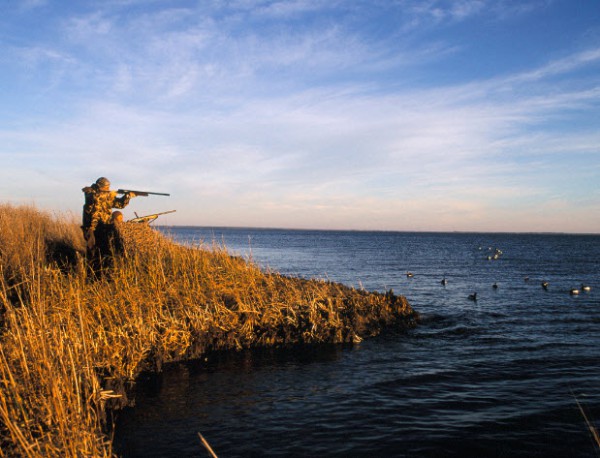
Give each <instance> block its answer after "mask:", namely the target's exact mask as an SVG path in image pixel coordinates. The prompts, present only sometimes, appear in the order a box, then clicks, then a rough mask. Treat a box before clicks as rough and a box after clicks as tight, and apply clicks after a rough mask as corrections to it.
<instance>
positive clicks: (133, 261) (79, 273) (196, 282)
mask: <svg viewBox="0 0 600 458" xmlns="http://www.w3.org/2000/svg"><path fill="white" fill-rule="evenodd" d="M80 232H81V231H80V229H79V228H78V226H77V224H76V222H74V221H69V220H68V219H65V218H54V217H52V216H50V215H48V214H45V213H43V212H40V211H38V210H36V209H35V208H31V207H11V206H7V205H0V313H1V316H2V325H1V328H0V332H1V336H0V344H1V347H0V383H1V384H2V386H1V390H0V419H1V423H0V456H32V457H40V456H44V457H46V456H56V457H58V456H60V457H65V456H66V457H79V456H111V455H112V453H113V452H112V445H111V442H110V438H109V437H107V436H106V435H105V433H104V432H105V431H106V428H105V427H106V425H105V412H106V409H107V408H109V407H118V405H119V404H121V403H125V402H127V400H126V390H125V389H124V387H125V385H126V384H127V383H128V382H131V381H132V380H135V378H136V376H137V375H138V374H139V373H140V372H141V371H142V370H147V369H160V367H161V365H162V364H164V363H165V362H169V361H176V360H181V359H189V358H195V357H199V356H201V355H203V354H205V353H206V352H208V351H211V350H222V349H240V348H248V347H253V346H269V345H285V344H292V343H318V342H355V341H359V340H360V339H362V338H364V337H367V336H371V335H375V334H377V333H378V332H380V331H381V329H382V328H383V327H384V326H388V325H391V324H396V325H401V326H406V325H411V324H413V323H414V320H415V319H416V315H415V313H414V312H413V311H412V309H411V308H410V306H409V305H408V303H407V302H406V300H405V299H404V298H402V297H399V296H395V295H393V294H391V293H389V294H385V295H384V294H377V293H368V292H365V291H360V290H356V289H352V288H348V287H345V286H343V285H340V284H336V283H331V282H325V281H316V280H302V279H294V278H288V277H285V276H282V275H278V274H275V273H268V272H263V271H261V270H260V269H259V268H258V267H257V266H256V265H254V264H252V263H250V262H247V261H245V260H243V259H240V258H237V257H233V256H230V255H229V254H228V253H227V252H226V250H225V249H223V248H221V247H218V246H214V247H210V249H208V248H207V247H203V246H199V247H195V248H189V247H183V246H180V245H177V244H175V243H173V242H171V241H170V240H169V239H168V238H165V237H163V236H161V235H160V234H158V233H157V232H156V231H154V230H152V229H151V228H149V227H148V226H145V225H135V224H123V225H122V226H121V227H120V236H121V238H122V241H123V249H124V251H123V253H122V254H121V255H120V256H116V257H115V258H114V259H113V260H112V265H111V267H110V269H108V270H107V271H106V272H104V273H103V274H102V275H92V274H91V273H90V272H89V269H87V268H86V266H85V261H84V257H83V247H84V244H83V238H82V236H81V233H80Z"/></svg>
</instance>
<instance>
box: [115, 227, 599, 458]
mask: <svg viewBox="0 0 600 458" xmlns="http://www.w3.org/2000/svg"><path fill="white" fill-rule="evenodd" d="M169 233H170V234H171V235H172V236H173V237H174V238H175V239H176V240H178V241H180V242H182V243H196V244H199V243H202V242H205V243H208V244H209V245H210V244H211V243H212V241H213V240H217V241H218V242H224V243H225V245H226V246H227V247H228V249H229V250H230V251H233V252H235V253H236V254H240V255H242V256H245V257H249V258H251V259H252V260H253V261H254V262H257V263H258V264H259V265H261V266H262V267H263V268H265V269H267V268H269V269H273V270H275V271H278V272H281V273H284V274H287V275H294V276H302V277H305V278H315V277H316V278H328V279H330V280H333V281H339V282H343V283H345V284H347V285H351V286H356V287H363V288H365V289H368V290H373V291H375V290H376V291H386V290H389V289H390V288H392V289H393V290H394V291H395V292H396V293H398V294H402V295H405V296H406V297H407V298H408V299H409V301H410V303H411V305H412V306H413V307H414V308H415V309H416V310H417V311H418V312H420V313H421V315H422V317H423V320H422V322H421V324H420V325H419V326H418V327H416V328H415V329H412V330H409V331H400V330H394V329H390V330H387V331H386V332H384V333H383V334H382V335H381V336H378V337H376V338H373V339H367V340H365V341H363V342H362V343H361V344H359V345H354V346H333V345H323V346H315V347H309V348H294V349H286V350H281V349H279V350H261V351H244V352H239V353H227V354H217V355H211V356H210V357H209V358H208V359H207V360H204V361H196V362H192V363H188V364H177V365H172V366H169V367H167V368H166V369H165V370H164V372H163V373H162V374H160V375H159V376H147V377H145V378H144V379H143V380H141V381H140V383H139V384H138V393H137V398H136V399H137V405H136V407H135V408H133V409H126V410H125V411H123V412H122V413H121V415H120V416H119V421H118V425H117V433H116V446H117V452H119V453H120V454H122V456H124V457H171V456H172V457H185V456H190V457H191V456H206V452H205V450H204V449H203V447H202V446H201V444H200V441H199V439H198V435H197V433H198V432H200V433H202V434H203V436H204V437H205V438H206V439H207V440H208V441H209V442H210V444H211V445H212V446H213V448H214V449H215V451H216V452H217V454H218V455H219V456H223V457H248V456H281V457H283V456H299V457H300V456H339V457H342V456H349V457H372V456H462V457H465V456H473V457H475V456H478V457H480V456H523V457H525V456H546V457H547V456H581V457H586V456H596V453H595V450H594V446H593V442H592V440H591V436H590V433H589V431H588V430H587V427H586V425H585V423H584V421H583V418H582V415H581V413H580V412H579V410H578V409H577V405H576V403H575V401H574V398H573V394H572V392H573V393H575V395H577V397H578V398H579V399H580V401H581V402H582V403H583V405H584V406H585V407H586V409H588V413H589V414H590V416H591V417H592V418H593V419H594V420H595V419H598V420H600V387H599V384H598V381H599V380H600V352H599V351H598V348H599V344H600V331H599V324H600V307H599V306H600V304H599V300H598V291H599V288H600V282H599V281H598V273H599V272H600V236H583V235H581V236H576V235H551V234H454V233H452V234H444V233H392V232H345V231H339V232H338V231H287V230H257V229H225V228H212V229H211V228H170V229H169ZM495 248H499V249H500V250H501V251H502V255H501V256H500V258H499V259H498V260H491V261H490V260H488V259H487V258H488V256H490V255H492V254H493V253H494V250H495ZM407 272H412V273H413V274H414V276H413V277H412V278H409V277H408V276H407V275H406V273H407ZM442 278H446V279H447V280H448V283H447V285H445V286H444V285H442V283H441V280H442ZM542 281H547V282H549V286H548V289H547V290H545V289H544V288H542V286H541V282H542ZM494 283H496V284H497V286H498V287H497V288H493V287H492V285H493V284H494ZM581 283H585V284H589V285H591V287H592V290H591V291H590V292H589V293H583V292H582V293H581V294H579V295H578V296H572V295H570V294H569V290H570V289H571V288H573V287H578V286H580V285H581ZM473 292H477V301H471V300H469V299H468V296H469V295H470V294H472V293H473Z"/></svg>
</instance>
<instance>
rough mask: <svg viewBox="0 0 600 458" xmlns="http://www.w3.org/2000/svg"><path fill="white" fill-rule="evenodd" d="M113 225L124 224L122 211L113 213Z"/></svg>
mask: <svg viewBox="0 0 600 458" xmlns="http://www.w3.org/2000/svg"><path fill="white" fill-rule="evenodd" d="M110 220H111V223H113V224H115V223H117V224H118V223H122V222H123V213H121V212H120V211H118V210H117V211H114V212H112V215H111V218H110Z"/></svg>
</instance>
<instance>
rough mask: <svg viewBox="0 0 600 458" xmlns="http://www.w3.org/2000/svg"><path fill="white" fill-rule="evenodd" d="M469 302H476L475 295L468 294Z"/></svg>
mask: <svg viewBox="0 0 600 458" xmlns="http://www.w3.org/2000/svg"><path fill="white" fill-rule="evenodd" d="M469 300H470V301H476V300H477V293H473V294H469Z"/></svg>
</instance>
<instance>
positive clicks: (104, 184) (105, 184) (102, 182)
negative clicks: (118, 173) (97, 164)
mask: <svg viewBox="0 0 600 458" xmlns="http://www.w3.org/2000/svg"><path fill="white" fill-rule="evenodd" d="M96 185H97V186H98V187H99V188H109V187H110V181H109V180H108V178H105V177H100V178H98V179H97V180H96Z"/></svg>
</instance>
